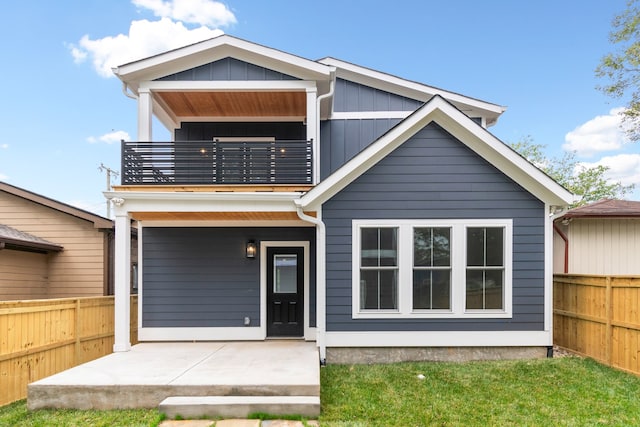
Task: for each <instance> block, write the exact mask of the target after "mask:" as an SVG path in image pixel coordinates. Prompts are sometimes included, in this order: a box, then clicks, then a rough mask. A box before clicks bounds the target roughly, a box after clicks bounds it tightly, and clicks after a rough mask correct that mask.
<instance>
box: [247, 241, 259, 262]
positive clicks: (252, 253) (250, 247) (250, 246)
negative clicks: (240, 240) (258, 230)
mask: <svg viewBox="0 0 640 427" xmlns="http://www.w3.org/2000/svg"><path fill="white" fill-rule="evenodd" d="M256 252H258V247H257V246H256V241H255V240H249V241H248V242H247V250H246V255H247V258H251V259H253V258H255V257H256Z"/></svg>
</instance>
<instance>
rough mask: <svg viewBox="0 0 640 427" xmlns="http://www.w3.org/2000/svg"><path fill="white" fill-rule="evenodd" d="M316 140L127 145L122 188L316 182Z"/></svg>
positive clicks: (124, 146)
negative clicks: (314, 146) (314, 160)
mask: <svg viewBox="0 0 640 427" xmlns="http://www.w3.org/2000/svg"><path fill="white" fill-rule="evenodd" d="M311 144H312V141H289V140H287V141H248V142H236V141H234V142H219V141H176V142H126V141H122V169H121V170H122V185H131V184H143V185H154V184H192V185H193V184H200V185H204V184H228V185H235V184H298V185H305V184H308V185H311V184H312V183H313V170H312V163H313V162H312V155H311V153H312V148H311Z"/></svg>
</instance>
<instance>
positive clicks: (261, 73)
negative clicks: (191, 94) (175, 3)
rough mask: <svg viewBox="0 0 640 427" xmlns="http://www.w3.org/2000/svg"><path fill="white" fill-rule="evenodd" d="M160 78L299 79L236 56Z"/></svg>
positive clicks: (181, 79)
mask: <svg viewBox="0 0 640 427" xmlns="http://www.w3.org/2000/svg"><path fill="white" fill-rule="evenodd" d="M158 80H172V81H175V80H178V81H193V80H196V81H214V80H215V81H225V80H240V81H250V80H299V79H298V78H296V77H292V76H289V75H287V74H283V73H280V72H277V71H273V70H270V69H268V68H264V67H260V66H257V65H253V64H250V63H248V62H244V61H240V60H238V59H234V58H224V59H220V60H219V61H214V62H211V63H209V64H205V65H201V66H199V67H195V68H191V69H189V70H185V71H181V72H179V73H175V74H171V75H169V76H165V77H162V78H159V79H158Z"/></svg>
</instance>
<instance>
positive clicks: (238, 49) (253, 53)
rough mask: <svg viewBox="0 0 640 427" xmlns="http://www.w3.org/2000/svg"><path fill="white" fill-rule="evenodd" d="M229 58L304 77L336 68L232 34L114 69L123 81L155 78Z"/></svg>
mask: <svg viewBox="0 0 640 427" xmlns="http://www.w3.org/2000/svg"><path fill="white" fill-rule="evenodd" d="M226 57H233V58H237V59H239V60H243V61H247V62H251V63H254V64H256V65H259V66H263V67H265V68H269V69H272V70H274V71H278V72H281V73H284V74H289V75H292V76H294V77H298V78H302V79H313V78H320V79H328V78H329V76H330V73H331V70H332V69H333V67H331V66H327V65H326V64H321V63H319V62H315V61H311V60H309V59H306V58H302V57H300V56H296V55H292V54H289V53H286V52H283V51H280V50H276V49H273V48H270V47H266V46H262V45H258V44H255V43H251V42H248V41H245V40H242V39H238V38H236V37H232V36H229V35H221V36H218V37H215V38H212V39H209V40H204V41H202V42H199V43H195V44H192V45H189V46H185V47H182V48H178V49H175V50H172V51H169V52H165V53H162V54H159V55H155V56H152V57H149V58H145V59H141V60H139V61H135V62H131V63H129V64H125V65H121V66H119V67H116V68H114V69H113V72H114V74H116V75H117V76H118V77H119V78H120V79H121V80H123V81H132V80H135V79H138V80H153V79H157V78H160V77H163V76H166V75H170V74H174V73H177V72H180V71H183V70H187V69H190V68H194V67H198V66H200V65H204V64H207V63H210V62H214V61H217V60H220V59H223V58H226Z"/></svg>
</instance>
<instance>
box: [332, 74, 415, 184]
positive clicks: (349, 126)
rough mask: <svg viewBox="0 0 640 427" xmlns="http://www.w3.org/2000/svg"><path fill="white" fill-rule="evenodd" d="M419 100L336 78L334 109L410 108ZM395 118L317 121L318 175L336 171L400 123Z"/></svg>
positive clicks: (385, 109)
mask: <svg viewBox="0 0 640 427" xmlns="http://www.w3.org/2000/svg"><path fill="white" fill-rule="evenodd" d="M422 104H423V102H422V101H418V100H415V99H410V98H407V97H404V96H400V95H396V94H394V93H390V92H385V91H382V90H380V89H375V88H372V87H370V86H365V85H362V84H359V83H355V82H351V81H348V80H344V79H336V87H335V94H334V99H333V111H334V112H350V113H358V112H371V111H376V112H384V111H394V112H397V111H404V112H407V113H408V112H412V111H415V110H417V109H418V108H419V107H421V106H422ZM401 121H402V119H399V118H376V119H366V118H362V119H348V120H346V119H332V120H325V121H322V122H321V123H320V143H321V146H320V178H321V179H325V178H326V177H327V176H329V175H330V174H332V173H333V172H335V171H337V170H338V169H339V168H340V167H341V166H342V165H344V164H345V163H346V162H348V161H349V160H351V159H352V158H353V157H354V156H355V155H356V154H358V153H359V152H360V151H362V150H364V149H365V148H367V147H368V146H369V145H370V144H371V143H372V142H374V141H375V140H376V139H378V138H379V137H380V136H382V135H384V134H385V133H386V132H387V131H388V130H389V129H391V128H392V127H394V126H395V125H397V124H398V123H400V122H401Z"/></svg>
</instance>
